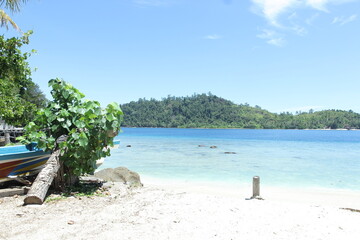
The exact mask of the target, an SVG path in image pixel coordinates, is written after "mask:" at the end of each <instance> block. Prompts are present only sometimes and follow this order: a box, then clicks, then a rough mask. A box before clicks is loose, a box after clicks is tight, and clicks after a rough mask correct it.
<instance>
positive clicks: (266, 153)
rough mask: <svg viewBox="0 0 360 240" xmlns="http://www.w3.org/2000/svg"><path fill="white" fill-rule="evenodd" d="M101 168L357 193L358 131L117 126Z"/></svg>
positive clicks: (359, 184)
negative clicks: (112, 145)
mask: <svg viewBox="0 0 360 240" xmlns="http://www.w3.org/2000/svg"><path fill="white" fill-rule="evenodd" d="M116 139H119V140H120V141H121V143H120V147H119V148H118V149H113V150H112V151H111V156H110V157H108V158H106V160H105V162H104V164H103V165H102V166H101V167H100V169H104V168H114V167H119V166H123V167H126V168H128V169H130V170H133V171H136V172H138V173H139V174H140V176H147V177H152V178H156V179H161V180H163V181H170V180H180V181H187V182H192V181H193V182H197V181H198V182H210V183H211V182H214V183H217V184H219V183H220V184H243V183H249V182H251V181H252V178H253V177H254V176H259V177H260V181H261V184H262V185H267V186H274V187H292V188H294V187H298V188H331V189H348V190H357V191H359V190H360V131H346V130H344V131H339V130H263V129H261V130H256V129H173V128H122V132H121V133H120V134H119V135H118V136H117V137H116Z"/></svg>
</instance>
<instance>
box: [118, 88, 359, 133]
mask: <svg viewBox="0 0 360 240" xmlns="http://www.w3.org/2000/svg"><path fill="white" fill-rule="evenodd" d="M121 108H122V110H123V112H124V122H123V126H124V127H172V128H273V129H330V128H331V129H337V128H347V129H354V128H356V129H359V128H360V114H358V113H354V112H352V111H342V110H326V111H319V112H313V111H311V112H306V113H300V114H296V115H293V114H291V113H281V114H275V113H271V112H269V111H267V110H264V109H261V108H260V107H259V106H255V107H251V106H249V105H248V104H240V105H237V104H234V103H233V102H231V101H229V100H226V99H223V98H220V97H217V96H215V95H212V94H208V95H207V94H195V95H193V96H191V97H170V96H169V97H167V98H164V99H162V100H160V101H159V100H155V99H150V100H146V99H139V100H138V101H137V102H130V103H127V104H123V105H121Z"/></svg>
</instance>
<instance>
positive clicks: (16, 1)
mask: <svg viewBox="0 0 360 240" xmlns="http://www.w3.org/2000/svg"><path fill="white" fill-rule="evenodd" d="M27 1H28V0H0V7H4V8H6V9H9V10H10V11H11V12H18V11H19V10H20V4H21V3H26V2H27Z"/></svg>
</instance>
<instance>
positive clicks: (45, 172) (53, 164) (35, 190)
mask: <svg viewBox="0 0 360 240" xmlns="http://www.w3.org/2000/svg"><path fill="white" fill-rule="evenodd" d="M66 139H67V136H66V135H61V136H60V137H58V138H57V139H56V146H55V149H56V150H55V151H54V152H53V153H52V154H51V156H50V158H49V159H48V161H47V162H46V164H45V167H44V168H43V169H42V170H41V171H40V173H39V174H38V175H37V177H36V179H35V181H34V183H33V184H32V186H31V189H30V191H29V192H28V194H27V195H26V197H25V199H24V204H25V205H27V204H43V202H44V199H45V197H46V193H47V191H48V190H49V187H50V185H51V183H52V182H53V180H54V178H55V177H56V176H58V174H60V177H63V173H62V172H61V171H60V172H59V169H60V168H61V169H62V164H61V162H60V159H59V158H60V149H59V148H58V146H59V144H60V143H61V142H64V141H66ZM56 180H57V181H61V180H59V179H58V178H57V179H56Z"/></svg>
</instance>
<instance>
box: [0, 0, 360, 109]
mask: <svg viewBox="0 0 360 240" xmlns="http://www.w3.org/2000/svg"><path fill="white" fill-rule="evenodd" d="M359 11H360V0H353V1H351V0H121V1H120V0H118V1H115V0H107V1H91V0H87V1H85V0H76V1H69V0H64V1H57V0H32V1H29V2H28V3H27V4H26V5H23V7H22V9H21V12H20V13H16V14H11V16H12V18H13V20H15V21H16V23H17V24H18V25H19V26H20V27H21V28H22V30H24V31H25V30H33V31H34V34H33V36H32V37H31V42H30V48H34V49H36V50H37V51H38V53H37V54H36V55H33V56H32V57H31V58H30V63H31V66H32V67H34V68H35V67H36V68H38V70H37V71H36V72H35V73H33V80H34V81H35V82H36V83H38V84H39V85H40V87H41V89H42V90H43V91H44V92H45V93H46V94H47V95H48V96H49V88H48V87H47V82H48V80H49V79H51V78H55V77H59V78H62V79H64V80H66V81H68V82H70V83H71V84H73V85H74V86H75V87H77V88H78V89H79V90H80V91H82V92H83V93H85V94H86V97H87V98H88V99H92V100H98V101H100V102H101V104H102V105H103V106H105V105H106V104H107V103H110V102H113V101H115V102H118V103H127V102H130V101H133V100H138V99H139V98H143V97H145V98H147V99H149V98H155V99H161V98H162V97H166V96H168V95H172V96H187V95H192V94H193V93H208V92H212V93H213V94H215V95H218V96H221V97H223V98H226V99H229V100H231V101H233V102H235V103H237V104H240V103H249V104H250V105H252V106H254V105H259V106H261V107H262V108H264V109H267V110H269V111H272V112H282V111H293V112H294V111H297V110H302V111H306V110H309V109H310V108H313V109H315V110H321V109H343V110H349V109H352V110H354V111H356V112H360V105H359V102H360V101H359V100H360V95H359V90H360V12H359ZM0 31H1V32H0V33H4V34H6V36H18V33H17V32H15V31H14V30H9V31H6V30H5V29H0Z"/></svg>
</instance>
